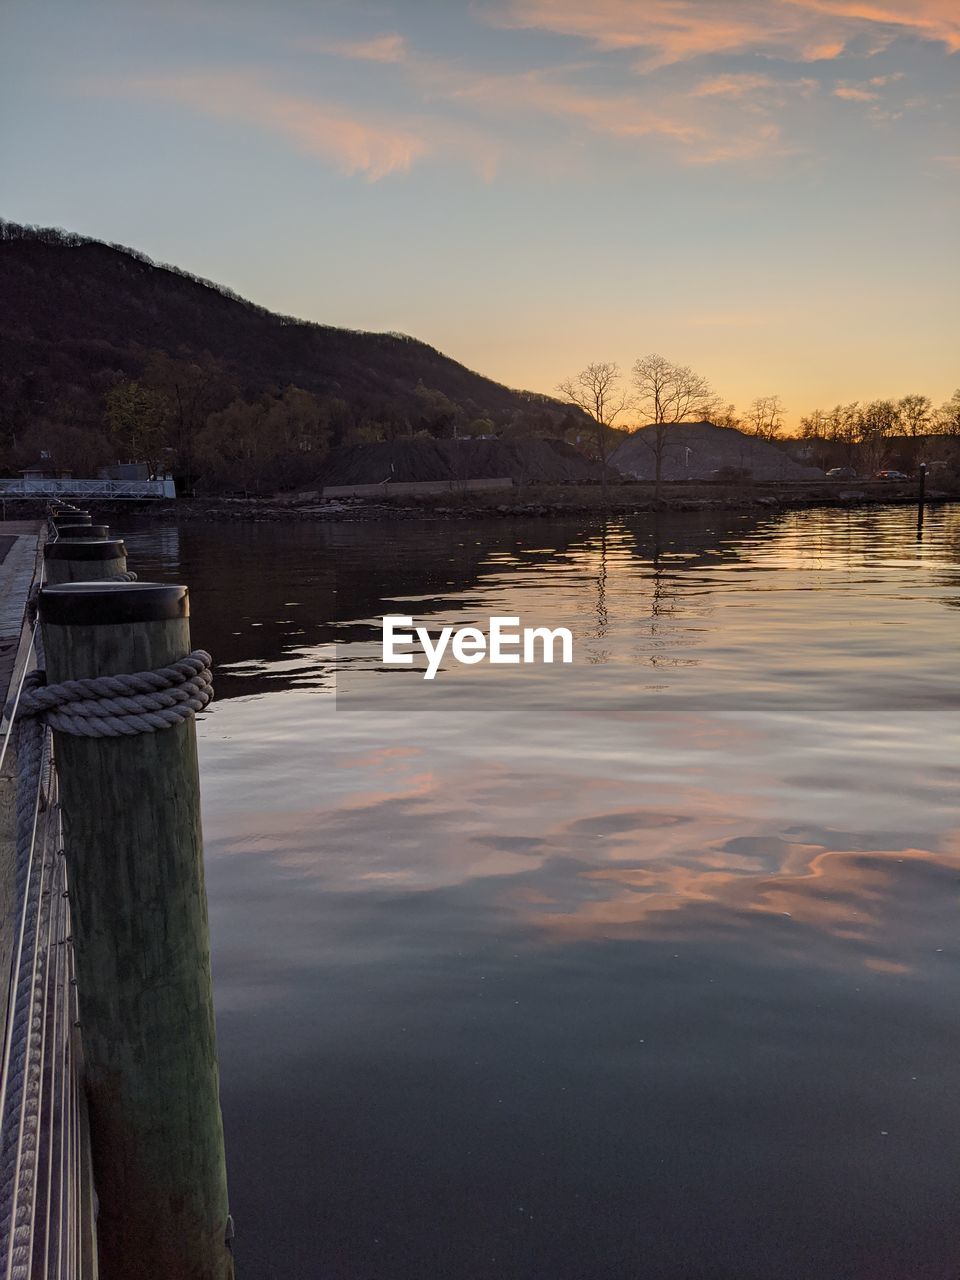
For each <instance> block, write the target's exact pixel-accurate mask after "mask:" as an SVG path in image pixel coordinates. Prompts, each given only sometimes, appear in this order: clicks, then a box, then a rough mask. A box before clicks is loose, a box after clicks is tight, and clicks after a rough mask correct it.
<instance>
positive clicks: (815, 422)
mask: <svg viewBox="0 0 960 1280" xmlns="http://www.w3.org/2000/svg"><path fill="white" fill-rule="evenodd" d="M800 439H801V440H829V439H830V415H829V414H828V413H824V412H823V410H822V409H814V410H813V412H812V413H808V414H807V415H806V416H805V417H803V418H801V419H800Z"/></svg>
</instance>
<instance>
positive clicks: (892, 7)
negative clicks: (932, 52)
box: [489, 0, 960, 70]
mask: <svg viewBox="0 0 960 1280" xmlns="http://www.w3.org/2000/svg"><path fill="white" fill-rule="evenodd" d="M489 17H490V18H491V20H492V21H494V22H497V23H498V24H500V25H502V26H506V27H518V28H536V29H539V30H546V31H552V32H555V33H557V34H559V35H567V36H574V37H579V38H581V39H583V40H587V41H589V42H590V43H591V44H592V45H593V46H594V47H595V48H597V49H601V50H607V51H614V50H635V49H636V50H641V49H643V50H648V53H647V55H646V57H645V58H644V59H643V61H642V62H641V63H640V69H641V70H651V69H654V68H656V67H659V66H665V65H668V64H670V63H675V62H681V61H685V60H687V59H689V58H697V57H702V56H704V55H707V54H715V53H734V52H744V51H747V50H761V51H764V52H770V53H778V54H781V55H785V56H788V57H792V58H795V59H797V60H799V61H804V62H812V61H817V60H821V59H831V58H836V57H838V56H839V55H840V54H841V53H842V52H843V51H844V49H845V48H846V47H847V44H848V42H849V40H850V39H851V38H852V37H853V36H857V35H861V34H863V33H864V32H868V33H872V34H876V33H877V29H878V28H890V29H891V34H894V35H895V34H898V33H905V34H909V35H913V36H917V37H919V38H921V39H926V40H935V41H939V42H941V43H943V44H944V45H946V47H947V48H948V49H950V50H951V51H953V52H955V51H957V50H958V49H960V13H958V10H957V6H956V3H955V0H911V2H910V3H909V4H908V3H906V2H905V0H871V2H863V3H861V2H860V0H772V3H771V2H769V0H734V2H733V3H730V4H725V5H723V6H718V5H716V4H715V3H714V2H713V0H595V2H594V3H593V4H590V5H584V4H581V3H580V0H503V2H502V3H501V4H500V5H498V6H497V7H496V8H494V9H492V10H491V11H489Z"/></svg>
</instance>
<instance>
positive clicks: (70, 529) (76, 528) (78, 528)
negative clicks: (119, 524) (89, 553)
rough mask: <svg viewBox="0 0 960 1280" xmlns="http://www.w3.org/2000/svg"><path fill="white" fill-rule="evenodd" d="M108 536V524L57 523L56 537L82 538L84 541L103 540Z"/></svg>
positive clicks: (59, 538) (60, 538)
mask: <svg viewBox="0 0 960 1280" xmlns="http://www.w3.org/2000/svg"><path fill="white" fill-rule="evenodd" d="M109 537H110V526H109V525H108V524H58V525H57V539H58V540H62V539H64V538H72V539H77V538H82V539H83V540H84V541H85V542H92V541H93V540H95V539H96V540H98V541H103V539H104V538H109Z"/></svg>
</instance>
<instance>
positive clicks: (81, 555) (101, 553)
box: [43, 538, 127, 560]
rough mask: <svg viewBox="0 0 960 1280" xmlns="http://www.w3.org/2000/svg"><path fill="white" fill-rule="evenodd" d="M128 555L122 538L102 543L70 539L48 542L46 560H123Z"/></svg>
mask: <svg viewBox="0 0 960 1280" xmlns="http://www.w3.org/2000/svg"><path fill="white" fill-rule="evenodd" d="M126 554H127V548H126V547H125V546H124V545H123V539H122V538H106V539H103V540H100V541H83V540H82V539H80V538H77V539H76V540H74V541H71V540H70V539H69V538H68V539H65V540H64V541H63V542H61V541H60V539H59V538H58V539H57V541H56V542H46V543H44V547H43V558H44V560H121V559H123V557H124V556H126Z"/></svg>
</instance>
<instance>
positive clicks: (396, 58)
mask: <svg viewBox="0 0 960 1280" xmlns="http://www.w3.org/2000/svg"><path fill="white" fill-rule="evenodd" d="M300 47H301V48H304V47H307V48H312V49H316V50H317V51H318V52H319V53H332V54H335V55H336V56H337V57H340V58H355V59H357V60H358V61H361V62H403V61H404V60H405V59H406V57H407V42H406V40H404V38H403V36H401V35H397V33H396V32H390V33H389V34H388V35H382V36H375V37H374V38H373V39H372V40H340V41H331V42H329V43H327V42H318V41H309V42H307V43H306V44H304V42H302V41H301V42H300Z"/></svg>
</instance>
